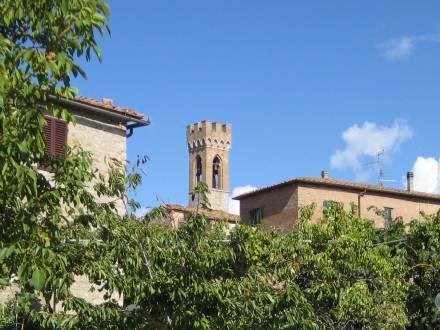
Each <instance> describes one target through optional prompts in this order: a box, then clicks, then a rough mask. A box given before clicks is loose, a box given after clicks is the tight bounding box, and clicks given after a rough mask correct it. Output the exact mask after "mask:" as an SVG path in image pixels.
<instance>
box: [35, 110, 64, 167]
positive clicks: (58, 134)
mask: <svg viewBox="0 0 440 330" xmlns="http://www.w3.org/2000/svg"><path fill="white" fill-rule="evenodd" d="M46 122H47V125H46V126H44V128H43V134H44V138H45V140H46V141H45V142H46V147H45V149H44V153H45V154H46V156H48V157H57V156H65V155H66V147H65V146H66V144H67V122H65V121H63V120H59V119H57V118H53V117H46ZM41 168H42V169H45V170H50V169H48V168H47V167H46V166H44V165H43V166H41Z"/></svg>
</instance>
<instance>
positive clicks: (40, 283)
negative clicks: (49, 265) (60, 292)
mask: <svg viewBox="0 0 440 330" xmlns="http://www.w3.org/2000/svg"><path fill="white" fill-rule="evenodd" d="M46 278H47V273H46V271H45V270H44V269H37V270H35V271H34V272H33V273H32V285H33V286H34V288H35V289H36V290H38V291H43V289H44V287H45V285H46Z"/></svg>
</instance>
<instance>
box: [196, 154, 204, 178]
mask: <svg viewBox="0 0 440 330" xmlns="http://www.w3.org/2000/svg"><path fill="white" fill-rule="evenodd" d="M200 181H203V172H202V157H200V156H197V157H196V183H199V182H200Z"/></svg>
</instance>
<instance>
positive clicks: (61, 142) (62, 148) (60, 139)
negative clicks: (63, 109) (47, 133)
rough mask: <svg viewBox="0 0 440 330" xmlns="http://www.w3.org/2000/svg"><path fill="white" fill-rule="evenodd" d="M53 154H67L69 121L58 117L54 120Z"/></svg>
mask: <svg viewBox="0 0 440 330" xmlns="http://www.w3.org/2000/svg"><path fill="white" fill-rule="evenodd" d="M53 124H54V125H53V138H54V139H53V151H52V152H53V154H52V155H53V156H65V155H66V144H67V123H66V122H65V121H61V120H58V119H54V121H53Z"/></svg>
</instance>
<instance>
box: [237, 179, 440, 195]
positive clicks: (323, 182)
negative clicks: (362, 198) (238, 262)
mask: <svg viewBox="0 0 440 330" xmlns="http://www.w3.org/2000/svg"><path fill="white" fill-rule="evenodd" d="M299 182H301V183H315V184H321V185H326V184H328V185H333V186H339V187H345V188H351V189H367V190H371V191H375V192H382V193H388V194H397V195H404V196H409V197H423V198H427V199H434V200H440V194H433V193H426V192H421V191H408V190H405V189H399V188H393V187H385V186H380V185H374V184H370V183H361V182H351V181H346V180H340V179H333V178H326V179H324V178H318V177H296V178H293V179H288V180H283V181H281V182H279V183H276V184H272V185H268V186H265V187H261V188H259V189H257V190H254V191H250V192H248V193H244V194H242V195H239V196H236V197H234V198H233V199H236V200H240V199H242V198H246V197H249V196H253V195H256V194H258V193H261V192H265V191H269V190H272V189H275V188H278V187H282V186H285V185H290V184H294V183H299Z"/></svg>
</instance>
